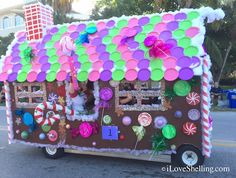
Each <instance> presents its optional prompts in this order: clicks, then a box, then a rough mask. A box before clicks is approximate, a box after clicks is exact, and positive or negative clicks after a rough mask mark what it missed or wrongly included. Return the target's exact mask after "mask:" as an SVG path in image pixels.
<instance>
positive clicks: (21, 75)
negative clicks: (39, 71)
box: [17, 72, 27, 82]
mask: <svg viewBox="0 0 236 178" xmlns="http://www.w3.org/2000/svg"><path fill="white" fill-rule="evenodd" d="M26 77H27V73H26V72H20V73H18V75H17V81H18V82H24V81H25V80H26Z"/></svg>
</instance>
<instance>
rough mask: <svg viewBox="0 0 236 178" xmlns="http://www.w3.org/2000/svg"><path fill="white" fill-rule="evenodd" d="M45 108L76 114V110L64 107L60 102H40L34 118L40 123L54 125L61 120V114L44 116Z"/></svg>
mask: <svg viewBox="0 0 236 178" xmlns="http://www.w3.org/2000/svg"><path fill="white" fill-rule="evenodd" d="M45 109H51V110H54V111H62V112H63V113H65V114H69V115H74V110H71V109H69V108H68V107H64V106H62V105H60V104H52V103H50V102H43V103H40V104H39V105H38V106H37V107H36V108H35V110H34V119H35V121H36V122H37V123H38V124H39V125H41V126H42V125H49V126H52V125H53V124H54V122H55V121H57V120H60V115H59V114H55V115H54V116H52V117H48V118H44V117H43V111H44V110H45Z"/></svg>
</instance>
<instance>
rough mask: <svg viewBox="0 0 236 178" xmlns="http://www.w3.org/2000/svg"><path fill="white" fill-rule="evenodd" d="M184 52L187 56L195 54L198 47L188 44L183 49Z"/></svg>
mask: <svg viewBox="0 0 236 178" xmlns="http://www.w3.org/2000/svg"><path fill="white" fill-rule="evenodd" d="M184 54H185V55H186V56H189V57H192V56H196V55H197V54H198V48H197V47H195V46H189V47H187V48H185V49H184Z"/></svg>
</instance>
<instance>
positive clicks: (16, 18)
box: [15, 15, 24, 27]
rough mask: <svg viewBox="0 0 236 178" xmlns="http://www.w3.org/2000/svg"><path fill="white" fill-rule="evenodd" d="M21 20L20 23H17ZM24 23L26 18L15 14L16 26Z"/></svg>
mask: <svg viewBox="0 0 236 178" xmlns="http://www.w3.org/2000/svg"><path fill="white" fill-rule="evenodd" d="M18 21H19V23H17V22H18ZM23 24H24V19H23V18H22V17H21V16H20V15H15V26H16V27H18V26H21V25H23Z"/></svg>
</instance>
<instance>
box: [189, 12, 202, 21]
mask: <svg viewBox="0 0 236 178" xmlns="http://www.w3.org/2000/svg"><path fill="white" fill-rule="evenodd" d="M199 16H200V14H199V12H197V11H191V12H189V13H188V15H187V18H188V20H193V19H196V18H198V17H199Z"/></svg>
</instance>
